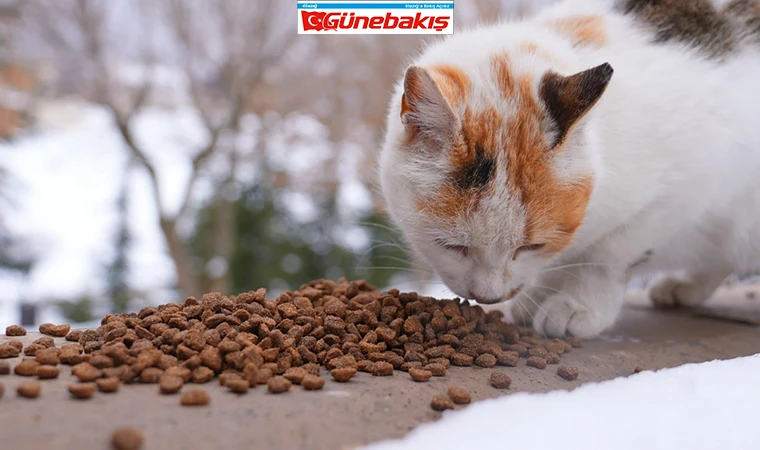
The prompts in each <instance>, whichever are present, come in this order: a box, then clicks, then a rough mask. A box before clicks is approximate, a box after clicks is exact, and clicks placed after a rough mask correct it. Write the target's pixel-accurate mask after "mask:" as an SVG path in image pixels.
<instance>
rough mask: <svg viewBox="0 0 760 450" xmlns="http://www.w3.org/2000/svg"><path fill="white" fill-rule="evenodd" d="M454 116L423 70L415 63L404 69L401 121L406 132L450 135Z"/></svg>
mask: <svg viewBox="0 0 760 450" xmlns="http://www.w3.org/2000/svg"><path fill="white" fill-rule="evenodd" d="M458 120H459V119H458V118H457V116H456V114H454V111H453V110H452V109H451V106H450V105H449V102H448V101H447V100H446V98H445V97H444V95H443V93H442V92H441V90H440V88H439V87H438V85H437V84H436V82H435V80H434V79H433V77H432V76H431V75H430V73H428V71H427V70H425V69H423V68H422V67H417V66H411V67H409V68H408V69H406V74H405V75H404V94H403V95H402V96H401V122H402V123H403V124H404V126H405V127H406V129H407V131H408V132H409V133H411V134H412V135H413V136H420V137H425V138H428V139H432V140H434V141H439V142H443V141H446V140H448V139H450V138H451V137H452V136H453V134H454V133H455V131H456V129H457V123H458Z"/></svg>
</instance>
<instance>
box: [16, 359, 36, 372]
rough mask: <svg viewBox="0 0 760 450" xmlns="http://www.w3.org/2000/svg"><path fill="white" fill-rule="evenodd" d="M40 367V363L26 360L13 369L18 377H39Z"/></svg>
mask: <svg viewBox="0 0 760 450" xmlns="http://www.w3.org/2000/svg"><path fill="white" fill-rule="evenodd" d="M39 367H40V363H38V362H37V361H35V360H33V359H26V358H25V359H24V360H22V361H21V362H20V363H18V364H16V367H14V368H13V372H14V373H15V374H16V375H20V376H22V377H33V376H35V375H37V369H38V368H39Z"/></svg>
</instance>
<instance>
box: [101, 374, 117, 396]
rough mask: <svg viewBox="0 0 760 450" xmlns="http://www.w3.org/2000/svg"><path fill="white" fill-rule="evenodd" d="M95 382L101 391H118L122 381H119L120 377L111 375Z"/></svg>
mask: <svg viewBox="0 0 760 450" xmlns="http://www.w3.org/2000/svg"><path fill="white" fill-rule="evenodd" d="M95 384H97V385H98V389H99V390H100V392H106V393H111V392H116V391H118V390H119V386H120V385H121V383H120V382H119V379H118V378H115V377H111V378H98V379H97V380H95Z"/></svg>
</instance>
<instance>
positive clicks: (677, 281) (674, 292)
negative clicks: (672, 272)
mask: <svg viewBox="0 0 760 450" xmlns="http://www.w3.org/2000/svg"><path fill="white" fill-rule="evenodd" d="M710 294H711V292H710V293H706V292H705V289H704V287H703V286H702V285H701V284H700V283H696V284H695V283H691V282H689V281H688V280H685V279H683V278H678V277H673V276H662V277H659V278H657V279H655V280H654V281H652V283H650V285H649V288H648V290H647V296H648V297H649V299H650V300H651V301H652V304H653V305H654V306H655V308H660V309H666V308H678V307H681V306H696V305H699V304H700V303H702V302H704V301H705V300H707V298H708V297H709V296H710Z"/></svg>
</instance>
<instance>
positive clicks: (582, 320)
mask: <svg viewBox="0 0 760 450" xmlns="http://www.w3.org/2000/svg"><path fill="white" fill-rule="evenodd" d="M614 320H615V318H614V317H612V318H610V317H605V315H604V314H601V313H599V312H596V311H593V310H591V309H589V308H588V307H586V306H584V305H581V304H580V303H578V302H576V301H575V300H573V299H571V298H570V297H568V296H567V295H564V294H556V295H552V296H550V297H548V298H547V299H546V300H544V302H543V303H541V307H539V308H538V310H537V311H536V315H535V317H534V318H533V328H535V329H536V331H537V332H538V333H539V334H541V335H544V336H551V337H562V336H564V335H566V334H571V335H573V336H577V337H579V338H583V339H590V338H593V337H596V336H597V335H598V334H599V333H601V332H602V331H604V330H605V329H606V328H607V327H609V326H610V325H612V323H613V322H614Z"/></svg>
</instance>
